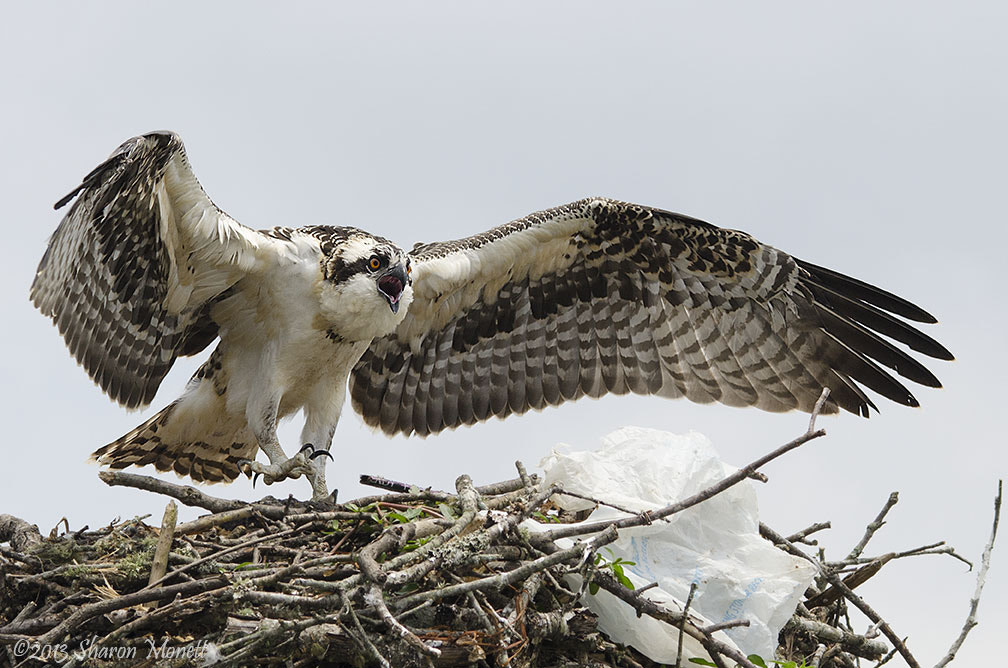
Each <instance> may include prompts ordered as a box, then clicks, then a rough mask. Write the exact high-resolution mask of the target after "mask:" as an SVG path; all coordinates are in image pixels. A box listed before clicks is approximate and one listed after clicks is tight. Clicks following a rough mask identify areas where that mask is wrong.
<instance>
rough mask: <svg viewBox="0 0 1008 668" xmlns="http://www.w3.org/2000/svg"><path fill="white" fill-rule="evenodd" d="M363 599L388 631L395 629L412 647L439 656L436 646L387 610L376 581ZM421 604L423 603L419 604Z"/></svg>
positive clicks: (439, 651) (428, 654)
mask: <svg viewBox="0 0 1008 668" xmlns="http://www.w3.org/2000/svg"><path fill="white" fill-rule="evenodd" d="M364 600H365V601H366V602H367V603H370V604H371V606H372V607H373V608H374V609H375V610H377V611H378V616H379V617H381V619H382V621H383V622H385V625H386V626H388V628H389V630H390V631H395V633H396V635H398V636H399V637H400V638H402V639H403V640H405V641H406V643H407V644H409V645H410V646H411V647H413V648H414V649H417V650H419V651H420V652H422V653H423V654H425V655H427V656H431V657H434V658H435V659H436V658H438V657H440V656H441V650H439V649H437V648H436V647H431V646H430V645H428V644H427V643H425V642H424V641H423V640H420V638H417V637H416V635H415V634H414V633H413V632H412V631H410V630H409V629H408V628H406V627H405V626H403V625H402V623H401V622H400V621H399V620H398V619H396V618H395V616H393V615H392V613H391V612H389V609H388V606H387V605H386V604H385V596H384V594H382V589H381V586H379V585H378V583H376V582H372V583H371V588H370V590H368V593H367V594H365V596H364ZM424 603H430V601H424ZM421 605H423V604H421Z"/></svg>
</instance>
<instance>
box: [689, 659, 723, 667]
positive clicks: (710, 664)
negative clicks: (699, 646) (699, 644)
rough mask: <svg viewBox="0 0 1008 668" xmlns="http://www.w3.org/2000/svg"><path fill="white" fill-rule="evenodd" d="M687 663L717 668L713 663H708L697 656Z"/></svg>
mask: <svg viewBox="0 0 1008 668" xmlns="http://www.w3.org/2000/svg"><path fill="white" fill-rule="evenodd" d="M689 662H690V663H696V664H699V665H701V666H714V668H717V664H716V663H714V662H713V661H708V660H707V659H701V658H700V657H698V656H694V657H693V658H692V659H689Z"/></svg>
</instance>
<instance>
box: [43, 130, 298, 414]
mask: <svg viewBox="0 0 1008 668" xmlns="http://www.w3.org/2000/svg"><path fill="white" fill-rule="evenodd" d="M75 197H76V201H74V203H73V205H72V206H71V207H70V211H69V213H67V215H66V216H65V217H64V218H63V220H62V222H61V223H60V225H59V227H58V228H57V229H56V232H55V233H54V234H53V236H52V238H51V239H50V241H49V247H48V248H47V249H46V252H45V255H44V256H43V257H42V262H41V263H40V264H39V267H38V271H37V273H36V275H35V281H34V282H33V283H32V287H31V300H32V302H33V303H34V304H35V306H37V307H38V309H39V310H40V311H42V313H44V314H45V315H47V316H49V317H51V318H52V319H53V321H54V322H55V323H56V325H57V327H58V328H59V331H60V333H62V334H63V337H64V339H66V342H67V345H68V347H69V348H70V351H71V352H72V353H73V355H74V357H75V358H77V361H78V362H80V363H81V364H82V365H83V366H84V368H85V369H86V370H87V372H88V374H90V376H91V378H93V379H94V381H95V382H96V383H98V385H99V386H101V388H102V389H103V390H104V391H105V392H106V393H108V395H109V396H110V397H112V398H113V399H115V400H116V401H118V402H119V403H121V404H124V405H126V406H129V407H135V406H143V405H146V404H148V403H150V401H151V399H152V398H153V397H154V393H155V392H156V391H157V388H158V385H159V384H160V383H161V380H162V379H163V378H164V376H165V374H167V373H168V369H169V368H171V365H172V364H173V363H174V361H175V358H176V357H177V356H178V355H185V354H194V353H196V352H198V351H199V350H201V349H202V348H203V347H205V346H206V345H207V344H209V343H210V341H212V340H213V339H214V338H215V336H216V334H217V329H216V325H214V324H213V323H212V321H211V320H210V319H209V315H208V309H207V305H208V304H209V303H210V302H211V301H212V300H213V299H214V298H215V297H217V296H218V295H220V294H221V293H223V292H224V291H225V290H227V289H228V288H229V287H231V286H232V285H233V284H234V283H235V282H236V281H237V280H239V279H240V278H241V277H242V276H243V275H244V274H245V273H247V272H249V271H252V270H253V269H254V268H255V267H256V265H257V263H260V262H261V260H262V259H263V258H264V257H265V256H267V255H269V254H270V253H274V254H275V253H279V252H282V249H281V248H280V246H281V245H282V242H281V241H278V240H275V239H271V238H269V237H267V236H265V235H262V234H260V233H258V232H255V231H253V230H251V229H249V228H247V227H244V226H242V225H240V224H239V223H238V222H236V221H235V220H233V219H232V218H231V217H229V216H228V215H227V214H226V213H224V212H223V211H221V210H220V209H218V208H217V207H216V205H214V203H213V202H211V201H210V199H209V198H208V197H207V195H206V193H205V192H203V189H202V187H200V184H199V182H198V181H197V180H196V177H195V176H194V175H193V173H192V170H191V169H190V167H189V162H188V160H187V159H186V155H185V150H184V148H183V146H182V141H181V140H180V139H179V137H178V136H177V135H175V134H173V133H170V132H155V133H150V134H147V135H143V136H140V137H135V138H133V139H130V140H129V141H127V142H126V143H125V144H123V145H122V146H120V147H119V148H118V149H117V150H116V151H115V153H113V154H112V156H111V157H109V159H108V160H106V161H105V162H103V163H102V164H101V165H99V166H98V167H96V168H95V169H94V170H93V171H92V172H91V173H90V174H88V175H87V176H85V177H84V180H83V182H82V183H81V184H80V185H79V186H77V188H75V189H74V190H73V192H71V193H70V194H68V195H67V196H66V197H64V198H63V199H61V200H60V201H59V202H57V203H56V208H57V209H58V208H60V207H62V206H64V205H66V204H67V203H69V202H70V201H71V200H73V199H74V198H75Z"/></svg>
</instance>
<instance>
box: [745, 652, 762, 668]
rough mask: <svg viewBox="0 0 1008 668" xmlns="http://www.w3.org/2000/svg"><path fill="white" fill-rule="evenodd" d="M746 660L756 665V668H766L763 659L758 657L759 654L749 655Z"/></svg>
mask: <svg viewBox="0 0 1008 668" xmlns="http://www.w3.org/2000/svg"><path fill="white" fill-rule="evenodd" d="M746 658H747V659H749V660H750V661H751V662H753V663H754V664H756V665H757V666H759V667H760V668H767V665H766V661H764V660H763V657H762V656H760V655H759V654H750V655H749V656H747V657H746Z"/></svg>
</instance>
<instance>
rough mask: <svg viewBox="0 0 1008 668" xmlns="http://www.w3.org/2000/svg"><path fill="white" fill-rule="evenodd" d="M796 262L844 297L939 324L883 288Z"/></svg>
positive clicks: (807, 263)
mask: <svg viewBox="0 0 1008 668" xmlns="http://www.w3.org/2000/svg"><path fill="white" fill-rule="evenodd" d="M794 260H795V262H797V263H798V266H799V267H801V268H802V269H804V270H805V271H807V272H809V273H810V274H811V275H812V276H813V277H814V278H815V279H816V280H818V281H819V282H820V283H822V284H823V285H825V286H826V287H828V288H830V289H832V290H835V291H836V292H839V293H840V294H842V295H845V296H848V297H854V298H856V299H861V300H863V301H865V302H868V303H869V304H872V305H874V306H877V307H879V308H881V309H885V310H886V311H889V312H890V313H895V314H896V315H900V316H903V317H904V318H907V319H909V320H913V321H915V322H923V323H926V324H929V325H933V324H935V323H937V322H938V319H937V318H936V317H934V316H933V315H931V314H930V313H928V312H927V311H925V310H924V309H922V308H921V307H920V306H917V305H916V304H914V303H913V302H910V301H908V300H906V299H903V298H902V297H900V296H898V295H894V294H893V293H891V292H888V291H886V290H883V289H882V288H879V287H876V286H874V285H872V284H870V283H865V282H864V281H860V280H858V279H856V278H851V277H850V276H846V275H844V274H841V273H839V272H836V271H833V270H832V269H827V268H826V267H820V266H819V265H817V264H812V263H811V262H806V261H805V260H799V259H798V258H794Z"/></svg>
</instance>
